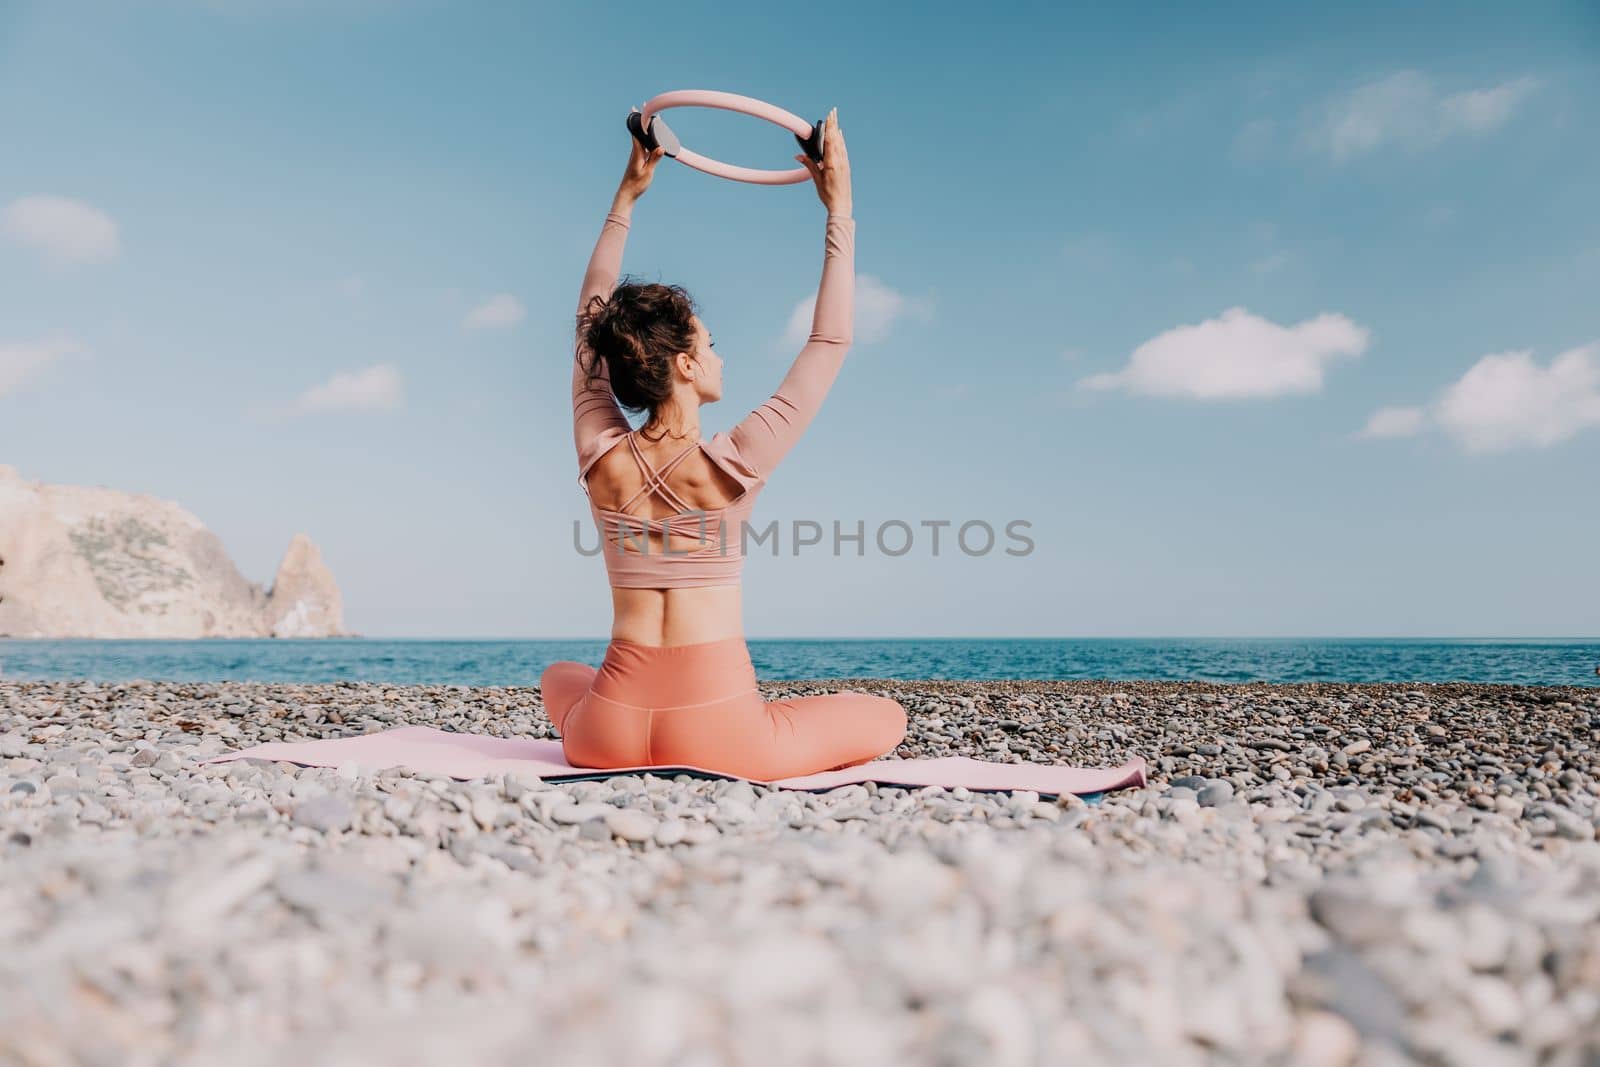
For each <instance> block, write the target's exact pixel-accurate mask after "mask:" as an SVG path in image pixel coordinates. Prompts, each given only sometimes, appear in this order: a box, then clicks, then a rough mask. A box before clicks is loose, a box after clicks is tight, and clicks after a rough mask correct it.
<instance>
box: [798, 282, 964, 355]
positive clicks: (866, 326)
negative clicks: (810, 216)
mask: <svg viewBox="0 0 1600 1067" xmlns="http://www.w3.org/2000/svg"><path fill="white" fill-rule="evenodd" d="M816 309H817V294H815V293H812V294H811V295H810V296H808V297H806V298H805V299H804V300H802V301H800V303H798V304H796V305H795V308H794V311H793V312H791V313H790V315H789V325H788V328H787V329H786V330H785V331H784V336H783V343H784V346H785V347H788V348H792V347H794V346H796V345H803V344H805V342H806V338H808V337H810V336H811V320H812V316H813V315H815V314H816ZM932 316H933V302H932V301H931V300H924V299H918V298H915V297H908V296H906V295H905V294H903V293H899V292H896V291H895V290H893V289H891V288H889V287H888V286H887V285H884V284H883V282H882V281H881V280H879V279H878V278H876V277H874V276H873V275H871V274H858V275H856V291H855V308H854V316H853V318H854V322H853V327H852V336H853V339H854V340H855V341H857V342H865V343H869V344H870V343H872V342H874V341H881V340H883V339H884V338H885V337H887V336H889V332H890V330H891V329H893V327H894V324H895V323H896V322H899V321H900V320H901V319H904V318H907V317H916V318H922V319H927V318H931V317H932Z"/></svg>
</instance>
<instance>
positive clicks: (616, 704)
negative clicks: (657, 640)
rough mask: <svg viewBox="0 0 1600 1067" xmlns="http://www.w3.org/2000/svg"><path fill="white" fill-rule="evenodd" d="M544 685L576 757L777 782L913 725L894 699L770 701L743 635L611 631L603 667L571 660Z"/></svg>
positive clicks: (885, 745) (878, 744)
mask: <svg viewBox="0 0 1600 1067" xmlns="http://www.w3.org/2000/svg"><path fill="white" fill-rule="evenodd" d="M539 688H540V692H541V693H542V694H543V697H544V707H545V712H546V713H547V714H548V715H549V716H550V721H551V722H552V723H554V724H555V728H556V730H557V731H558V732H559V733H560V734H561V748H562V751H563V753H564V754H565V755H566V758H567V762H568V763H570V764H572V765H573V766H574V767H636V766H643V765H679V766H684V765H686V766H691V767H701V768H704V769H705V770H708V771H720V772H722V773H724V774H732V775H737V776H739V777H741V778H753V779H756V780H758V781H772V780H773V779H776V778H789V777H793V776H796V775H802V774H815V773H816V772H818V771H827V770H834V769H835V768H838V767H850V766H854V765H855V764H858V763H865V762H867V761H868V760H871V759H875V758H877V757H878V756H882V755H884V754H885V753H888V752H891V751H893V749H894V747H895V746H896V745H898V744H899V743H900V740H901V739H902V738H903V737H905V734H906V712H905V709H904V708H902V707H901V706H900V704H899V703H898V702H897V701H894V700H890V699H889V698H888V697H880V696H873V695H871V694H870V693H828V694H825V695H822V696H808V697H795V698H792V699H789V700H773V701H763V700H762V699H761V693H760V691H759V690H758V689H757V688H756V670H755V666H754V665H753V664H752V663H751V662H750V650H749V648H748V647H747V646H746V645H745V641H744V638H742V637H729V638H724V639H723V640H720V641H705V642H702V643H700V644H693V645H665V646H657V645H640V644H635V643H634V642H632V641H623V640H620V639H617V638H613V639H612V641H611V644H610V645H609V646H608V647H607V648H606V654H605V659H604V661H603V662H602V663H601V664H600V669H599V670H596V669H595V668H593V667H591V666H589V665H588V664H586V663H575V662H573V661H571V660H562V661H561V662H559V663H552V664H551V665H550V666H549V667H547V668H546V669H545V672H544V676H543V677H542V678H541V679H540V680H539Z"/></svg>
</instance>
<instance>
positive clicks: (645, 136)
mask: <svg viewBox="0 0 1600 1067" xmlns="http://www.w3.org/2000/svg"><path fill="white" fill-rule="evenodd" d="M673 107H714V108H720V109H722V110H723V111H737V112H739V113H740V114H743V115H750V116H752V117H754V118H758V119H765V120H767V121H768V122H771V123H773V124H775V125H778V126H782V127H783V128H784V129H786V130H788V131H789V132H790V133H792V134H794V139H795V140H796V141H798V142H800V147H801V148H803V149H804V150H805V153H806V155H808V156H810V157H811V158H812V159H813V160H815V161H816V162H818V163H820V162H822V122H821V121H818V122H814V123H813V122H807V121H806V120H805V119H803V118H801V117H800V116H799V115H796V114H794V113H793V112H790V111H785V110H784V109H783V108H781V107H776V106H774V105H772V104H769V103H767V102H766V101H764V100H757V99H755V98H754V97H750V96H740V95H739V94H737V93H721V92H717V91H716V90H714V89H675V90H673V91H672V92H669V93H661V94H660V95H659V96H655V97H652V98H651V99H650V100H649V102H647V103H646V104H645V105H644V109H643V110H642V111H641V110H640V109H639V108H632V109H630V110H629V112H628V132H629V133H631V134H633V136H634V138H635V140H637V141H638V142H639V143H640V144H641V145H643V146H644V149H645V151H647V152H649V151H652V150H654V149H655V148H656V147H657V146H660V147H661V148H664V149H665V150H666V154H667V155H669V156H671V157H672V158H673V159H676V160H677V161H678V162H679V163H682V164H683V165H684V166H686V167H693V168H694V169H695V170H698V171H703V172H704V173H706V174H710V175H712V176H714V177H717V178H729V179H731V180H733V181H736V182H751V183H752V184H755V185H794V184H796V183H797V182H803V181H808V180H810V178H811V172H810V171H808V170H806V169H805V168H804V167H798V168H796V169H794V170H755V169H752V168H750V167H736V166H734V165H733V164H731V163H723V162H721V161H720V160H715V159H712V158H710V157H709V156H702V155H701V154H700V153H698V152H692V151H690V150H689V149H687V148H685V147H683V142H681V141H679V140H678V135H677V134H675V133H673V132H672V130H671V129H670V128H669V127H668V126H667V124H666V123H665V122H663V121H662V120H661V116H660V114H658V113H659V112H662V111H665V110H667V109H668V108H673Z"/></svg>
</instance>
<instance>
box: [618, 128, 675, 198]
mask: <svg viewBox="0 0 1600 1067" xmlns="http://www.w3.org/2000/svg"><path fill="white" fill-rule="evenodd" d="M628 140H629V142H630V143H632V145H633V151H632V152H631V153H630V154H629V156H628V169H627V170H626V171H624V172H623V175H622V185H621V186H619V187H618V189H617V192H618V194H620V195H623V196H626V197H628V198H630V199H633V200H637V199H639V198H640V197H641V196H643V195H644V191H645V190H646V189H648V188H650V179H652V178H654V177H655V176H656V164H657V163H660V162H661V157H662V156H663V155H665V154H666V151H667V150H666V149H665V148H663V147H661V146H660V145H657V146H656V147H655V148H652V149H651V150H650V151H648V152H646V151H645V148H644V145H642V144H640V143H639V138H637V137H635V136H633V135H632V134H629V135H628Z"/></svg>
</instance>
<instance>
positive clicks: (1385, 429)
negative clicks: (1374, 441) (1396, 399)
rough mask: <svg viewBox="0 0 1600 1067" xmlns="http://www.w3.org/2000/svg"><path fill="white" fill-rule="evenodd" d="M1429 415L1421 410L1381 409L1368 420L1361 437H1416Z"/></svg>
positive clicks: (1362, 429) (1360, 434)
mask: <svg viewBox="0 0 1600 1067" xmlns="http://www.w3.org/2000/svg"><path fill="white" fill-rule="evenodd" d="M1427 417H1428V413H1427V412H1425V411H1423V410H1422V409H1421V408H1405V407H1392V408H1379V409H1378V410H1377V411H1374V412H1373V413H1372V415H1371V416H1370V417H1369V418H1368V419H1367V424H1366V425H1365V426H1363V427H1362V428H1361V432H1360V433H1359V434H1358V435H1357V436H1359V437H1415V436H1416V435H1417V434H1419V433H1421V432H1422V429H1423V425H1424V424H1425V423H1426V422H1427Z"/></svg>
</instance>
